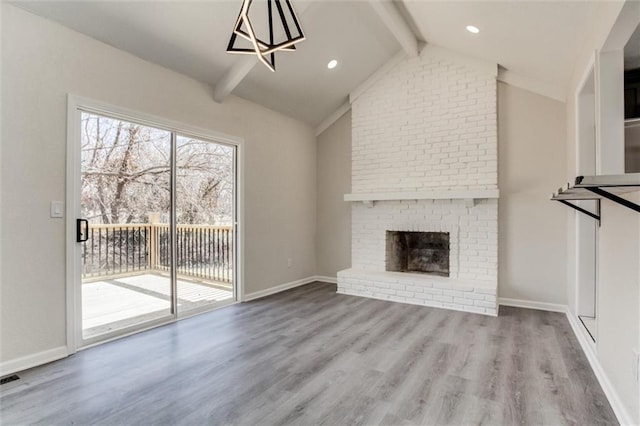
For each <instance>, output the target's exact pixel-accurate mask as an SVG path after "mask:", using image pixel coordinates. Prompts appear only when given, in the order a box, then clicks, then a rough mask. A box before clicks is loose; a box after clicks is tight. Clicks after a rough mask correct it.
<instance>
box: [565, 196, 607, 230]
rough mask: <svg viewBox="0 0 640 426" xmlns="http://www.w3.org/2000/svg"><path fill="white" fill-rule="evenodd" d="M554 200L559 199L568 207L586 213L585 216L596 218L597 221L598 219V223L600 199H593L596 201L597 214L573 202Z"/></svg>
mask: <svg viewBox="0 0 640 426" xmlns="http://www.w3.org/2000/svg"><path fill="white" fill-rule="evenodd" d="M556 201H560V202H561V203H562V204H564V205H565V206H569V207H571V208H572V209H576V210H577V211H579V212H580V213H584V214H586V215H587V216H589V217H592V218H594V219H595V220H597V221H598V225H599V224H600V200H595V201H596V202H597V209H598V213H597V214H596V213H592V212H590V211H589V210H586V209H583V208H582V207H580V206H576V205H575V204H573V203H570V202H569V201H567V200H556Z"/></svg>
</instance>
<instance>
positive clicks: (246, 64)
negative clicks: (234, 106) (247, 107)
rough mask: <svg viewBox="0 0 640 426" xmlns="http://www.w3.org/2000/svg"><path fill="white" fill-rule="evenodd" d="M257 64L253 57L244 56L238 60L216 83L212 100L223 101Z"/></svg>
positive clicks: (256, 59)
mask: <svg viewBox="0 0 640 426" xmlns="http://www.w3.org/2000/svg"><path fill="white" fill-rule="evenodd" d="M257 63H258V58H257V57H255V56H254V55H246V56H242V57H240V58H238V60H237V61H236V63H235V64H233V66H232V67H231V68H229V70H228V71H227V72H226V73H225V75H223V76H222V78H221V79H220V80H218V82H217V83H216V88H215V90H214V91H213V100H214V101H216V102H218V103H222V101H224V99H225V98H226V97H227V96H229V94H230V93H231V92H232V91H233V89H235V88H236V87H237V86H238V84H240V82H241V81H242V80H244V78H245V77H246V76H247V74H249V73H250V72H251V70H252V69H253V67H255V66H256V64H257Z"/></svg>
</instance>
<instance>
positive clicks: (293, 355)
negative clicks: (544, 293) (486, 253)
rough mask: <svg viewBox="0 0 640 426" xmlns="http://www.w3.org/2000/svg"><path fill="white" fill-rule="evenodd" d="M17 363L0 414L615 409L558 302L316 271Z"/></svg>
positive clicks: (551, 419)
mask: <svg viewBox="0 0 640 426" xmlns="http://www.w3.org/2000/svg"><path fill="white" fill-rule="evenodd" d="M21 377H22V379H21V380H20V381H18V382H14V383H10V384H8V385H3V386H2V388H0V391H1V392H2V396H1V398H2V399H1V404H2V405H1V410H2V411H1V415H2V418H1V419H0V423H2V424H3V425H11V424H24V423H29V424H31V423H39V424H46V425H52V424H78V425H83V424H105V425H125V424H136V425H147V424H158V425H160V424H192V425H203V424H247V425H275V424H303V425H307V424H326V425H347V424H349V425H350V424H398V425H406V424H455V425H461V424H509V425H512V424H528V425H539V424H546V425H561V424H578V425H593V424H615V423H616V421H615V417H614V414H613V412H612V410H611V408H610V406H609V404H608V402H607V400H606V398H605V396H604V394H603V392H602V390H601V388H600V386H599V385H598V382H597V380H596V378H595V376H594V375H593V372H592V371H591V369H590V367H589V364H588V362H587V360H586V358H585V356H584V354H583V352H582V350H581V348H580V346H579V344H578V342H577V341H576V339H575V336H574V335H573V332H572V330H571V328H570V326H569V324H568V322H567V320H566V317H565V316H564V315H562V314H558V313H550V312H542V311H535V310H527V309H519V308H502V309H501V311H500V316H499V317H498V318H491V317H487V316H482V315H475V314H468V313H462V312H454V311H447V310H442V309H435V308H426V307H419V306H412V305H404V304H399V303H392V302H384V301H378V300H372V299H365V298H359V297H353V296H344V295H338V294H336V293H335V286H334V285H327V284H321V283H314V284H310V285H307V286H303V287H299V288H297V289H294V290H290V291H287V292H283V293H280V294H277V295H274V296H271V297H268V298H264V299H261V300H258V301H254V302H249V303H245V304H239V305H233V306H230V307H227V308H223V309H219V310H217V311H214V312H211V313H208V314H204V315H200V316H197V317H193V318H191V319H187V320H183V321H180V322H178V323H175V324H171V325H168V326H165V327H161V328H158V329H154V330H151V331H148V332H145V333H140V334H137V335H135V336H131V337H128V338H125V339H120V340H118V341H115V342H111V343H107V344H104V345H101V346H98V347H95V348H91V349H88V350H85V351H82V352H79V353H77V354H76V355H74V356H72V357H70V358H67V359H65V360H61V361H58V362H55V363H52V364H49V365H46V366H43V367H39V368H35V369H32V370H29V371H27V372H23V373H21Z"/></svg>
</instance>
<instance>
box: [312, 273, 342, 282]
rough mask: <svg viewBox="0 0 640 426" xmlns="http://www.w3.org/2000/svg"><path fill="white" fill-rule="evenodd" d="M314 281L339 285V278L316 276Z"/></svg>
mask: <svg viewBox="0 0 640 426" xmlns="http://www.w3.org/2000/svg"><path fill="white" fill-rule="evenodd" d="M313 279H314V281H320V282H323V283H328V284H338V277H327V276H324V275H316V276H315V277H313Z"/></svg>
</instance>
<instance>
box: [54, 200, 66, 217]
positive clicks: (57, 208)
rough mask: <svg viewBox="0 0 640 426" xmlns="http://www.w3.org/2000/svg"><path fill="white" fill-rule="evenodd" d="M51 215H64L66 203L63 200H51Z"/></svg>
mask: <svg viewBox="0 0 640 426" xmlns="http://www.w3.org/2000/svg"><path fill="white" fill-rule="evenodd" d="M51 217H64V203H63V202H62V201H52V202H51Z"/></svg>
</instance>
